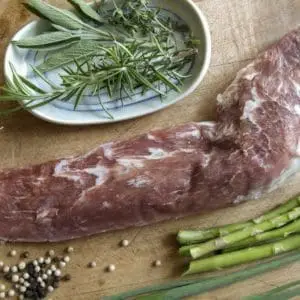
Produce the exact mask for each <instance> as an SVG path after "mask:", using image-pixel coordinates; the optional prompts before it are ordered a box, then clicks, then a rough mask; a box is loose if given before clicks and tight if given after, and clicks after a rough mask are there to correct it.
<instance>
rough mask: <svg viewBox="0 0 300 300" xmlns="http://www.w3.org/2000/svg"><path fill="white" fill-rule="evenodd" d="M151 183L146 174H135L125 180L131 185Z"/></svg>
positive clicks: (142, 185) (138, 186)
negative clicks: (133, 176)
mask: <svg viewBox="0 0 300 300" xmlns="http://www.w3.org/2000/svg"><path fill="white" fill-rule="evenodd" d="M150 183H151V181H150V179H149V178H148V177H146V176H137V177H135V178H133V179H130V180H128V181H127V184H128V185H129V186H132V187H136V188H141V187H144V186H147V185H149V184H150Z"/></svg>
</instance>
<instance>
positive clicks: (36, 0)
mask: <svg viewBox="0 0 300 300" xmlns="http://www.w3.org/2000/svg"><path fill="white" fill-rule="evenodd" d="M25 6H26V8H27V9H29V10H30V11H32V12H33V13H34V14H37V15H38V16H40V17H42V18H44V19H47V20H49V21H51V22H53V23H55V24H57V25H60V26H63V27H65V28H67V29H73V30H76V29H82V28H83V27H84V26H85V24H84V23H83V22H82V21H81V20H80V19H79V18H78V17H77V16H76V15H75V14H73V13H72V12H70V11H69V10H66V9H60V8H57V7H55V6H52V5H50V4H48V3H45V2H43V1H41V0H28V1H27V3H25Z"/></svg>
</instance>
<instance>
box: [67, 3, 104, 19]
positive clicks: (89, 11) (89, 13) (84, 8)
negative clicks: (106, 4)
mask: <svg viewBox="0 0 300 300" xmlns="http://www.w3.org/2000/svg"><path fill="white" fill-rule="evenodd" d="M68 2H70V3H71V4H72V5H73V6H74V7H75V8H76V9H77V10H78V11H79V12H81V13H82V14H84V16H86V17H87V18H89V19H92V20H93V21H95V22H97V23H101V24H102V23H105V21H104V19H103V18H102V17H101V16H100V15H99V14H98V13H97V12H96V11H95V10H94V9H93V8H92V7H91V6H90V5H88V4H86V3H85V2H84V1H82V0H68Z"/></svg>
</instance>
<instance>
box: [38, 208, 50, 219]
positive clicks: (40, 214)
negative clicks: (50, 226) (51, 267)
mask: <svg viewBox="0 0 300 300" xmlns="http://www.w3.org/2000/svg"><path fill="white" fill-rule="evenodd" d="M48 215H49V209H43V210H41V211H39V212H38V213H37V215H36V218H37V220H41V219H44V218H46V217H47V216H48Z"/></svg>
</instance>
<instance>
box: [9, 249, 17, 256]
mask: <svg viewBox="0 0 300 300" xmlns="http://www.w3.org/2000/svg"><path fill="white" fill-rule="evenodd" d="M16 255H17V251H16V250H14V249H13V250H11V251H10V252H9V256H16Z"/></svg>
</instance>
